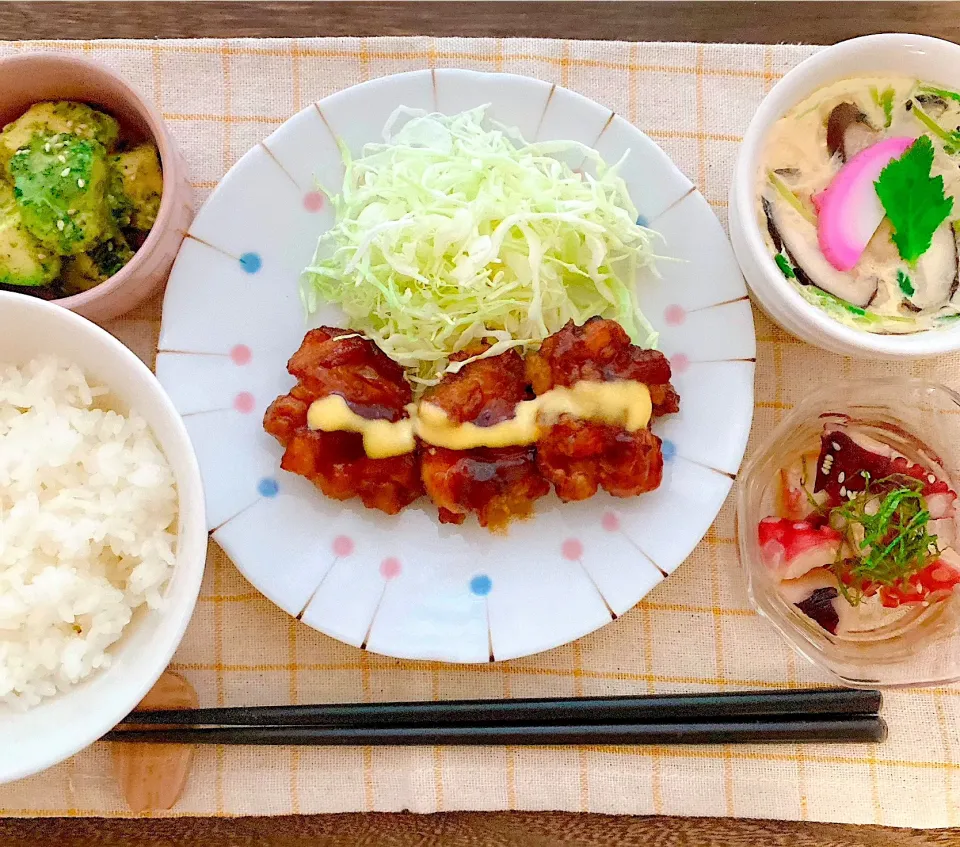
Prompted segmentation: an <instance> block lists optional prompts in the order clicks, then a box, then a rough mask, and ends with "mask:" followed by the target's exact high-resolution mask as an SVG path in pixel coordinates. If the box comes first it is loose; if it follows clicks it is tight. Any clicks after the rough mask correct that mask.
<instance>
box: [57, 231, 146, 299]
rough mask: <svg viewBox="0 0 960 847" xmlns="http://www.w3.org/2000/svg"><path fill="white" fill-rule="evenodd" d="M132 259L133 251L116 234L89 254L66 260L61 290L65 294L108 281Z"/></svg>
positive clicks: (118, 234) (121, 236)
mask: <svg viewBox="0 0 960 847" xmlns="http://www.w3.org/2000/svg"><path fill="white" fill-rule="evenodd" d="M132 258H133V250H132V249H131V247H130V245H129V244H128V243H127V240H126V239H125V238H124V237H123V235H122V234H120V233H116V234H114V235H113V236H111V237H110V238H108V239H107V240H106V241H104V242H103V243H102V244H98V245H97V246H96V247H94V248H93V249H92V250H91V251H90V252H89V253H81V254H80V255H79V256H73V257H71V258H70V259H67V261H66V263H65V264H64V270H63V290H64V292H65V293H66V294H79V293H80V292H81V291H88V290H89V289H91V288H93V287H95V286H97V285H99V284H100V283H101V282H105V281H106V280H108V279H110V277H112V276H113V275H114V274H115V273H117V272H118V271H119V270H120V269H121V268H123V266H124V265H126V264H127V262H129V261H130V260H131V259H132Z"/></svg>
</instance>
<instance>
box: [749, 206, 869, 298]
mask: <svg viewBox="0 0 960 847" xmlns="http://www.w3.org/2000/svg"><path fill="white" fill-rule="evenodd" d="M763 210H764V212H766V215H767V228H768V230H769V231H770V234H771V238H772V240H773V242H774V244H777V241H778V239H779V242H780V243H781V244H782V245H783V247H784V248H785V249H786V251H787V254H788V256H789V257H790V260H791V263H792V264H793V266H794V269H795V270H796V273H797V279H798V280H799V281H800V283H801V284H803V285H815V286H816V287H817V288H822V289H823V290H824V291H827V292H829V293H830V294H833V295H834V296H835V297H839V298H840V299H842V300H846V301H847V302H848V303H851V304H853V305H854V306H859V307H860V308H864V307H865V306H867V305H868V304H869V303H870V301H871V300H872V299H873V297H874V295H875V294H876V293H877V287H878V285H879V280H878V279H877V277H876V276H875V275H873V274H863V273H860V272H859V271H858V270H857V268H854V269H853V270H851V271H849V272H844V271H838V270H837V269H836V268H835V267H833V265H831V264H830V262H828V261H827V259H826V257H825V256H824V255H823V253H822V252H821V251H820V244H819V242H818V240H817V229H816V227H815V226H813V224H811V223H810V222H809V221H807V220H806V219H805V218H804V217H803V215H801V214H800V213H799V212H798V211H796V209H794V208H792V207H791V206H790V204H789V203H787V202H786V201H785V200H784V199H783V198H782V197H780V195H779V194H778V193H777V192H776V190H774V189H772V188H771V189H769V190H768V191H767V193H766V196H765V197H764V202H763ZM774 232H776V236H774V234H773V233H774Z"/></svg>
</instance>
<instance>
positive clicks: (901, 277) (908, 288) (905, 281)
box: [897, 270, 916, 297]
mask: <svg viewBox="0 0 960 847" xmlns="http://www.w3.org/2000/svg"><path fill="white" fill-rule="evenodd" d="M897 285H899V286H900V290H901V291H902V292H903V293H904V294H906V295H907V297H913V293H914V291H916V289H915V288H914V287H913V281H912V280H911V279H910V277H909V276H907V275H906V274H905V273H904V272H903V271H901V270H898V271H897Z"/></svg>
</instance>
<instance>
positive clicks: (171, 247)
mask: <svg viewBox="0 0 960 847" xmlns="http://www.w3.org/2000/svg"><path fill="white" fill-rule="evenodd" d="M45 100H77V101H80V102H82V103H88V104H89V105H91V106H94V107H95V108H98V109H101V110H103V111H105V112H107V113H109V114H110V115H112V116H113V117H114V118H116V119H117V121H119V123H120V129H121V137H122V138H125V139H126V140H129V141H133V142H137V141H145V140H147V139H153V141H154V143H155V144H156V145H157V149H158V150H159V151H160V164H161V166H162V167H163V197H162V199H161V201H160V212H159V214H158V216H157V222H156V223H155V224H154V226H153V229H152V230H151V231H150V235H149V236H147V240H146V241H145V242H144V244H143V246H142V247H141V248H140V249H139V250H138V251H137V253H136V255H135V256H134V257H133V258H132V259H131V260H130V262H129V263H128V264H127V265H126V267H124V268H123V270H121V271H120V272H119V273H118V274H115V275H114V276H112V277H111V278H110V279H108V280H107V281H106V282H102V283H100V285H98V286H96V287H95V288H91V289H90V290H89V291H84V292H83V293H82V294H75V295H73V296H72V297H63V298H60V299H59V300H55V301H54V302H55V303H57V304H58V305H60V306H64V307H66V308H67V309H72V310H73V311H74V312H78V313H79V314H81V315H83V316H84V317H86V318H90V319H91V320H95V321H106V320H109V319H110V318H115V317H117V316H118V315H122V314H123V313H124V312H128V311H130V309H132V308H133V307H134V306H136V305H137V304H138V303H139V302H140V301H141V300H144V299H146V298H147V297H149V296H150V295H151V294H153V293H154V292H156V291H157V290H159V289H160V288H161V287H162V286H163V284H164V283H165V282H166V280H167V276H168V275H169V273H170V268H171V267H172V266H173V260H174V258H176V255H177V251H178V250H179V249H180V242H181V241H183V234H184V233H185V232H186V230H187V228H188V227H189V226H190V222H191V220H192V219H193V192H192V189H191V188H190V183H189V182H188V180H187V166H186V162H185V161H184V159H183V156H182V155H181V154H180V151H179V150H177V147H176V144H174V141H173V136H171V135H170V132H169V130H168V129H167V127H166V126H165V125H164V123H163V120H162V119H161V117H160V114H159V113H158V112H157V110H156V109H155V108H154V107H153V106H152V105H151V104H150V103H148V102H147V101H146V100H145V99H144V98H143V97H142V96H141V95H140V94H139V93H137V92H136V91H135V90H134V89H133V88H131V87H130V86H129V85H128V84H127V83H126V82H124V80H122V79H121V78H120V77H119V76H117V75H116V74H115V73H114V72H113V71H111V70H108V69H107V68H105V67H103V66H102V65H99V64H97V63H95V62H89V61H87V60H85V59H77V58H75V57H73V56H62V55H59V54H56V53H27V54H24V55H20V56H12V57H10V58H7V59H0V125H4V124H7V123H9V122H10V121H12V120H15V119H16V118H18V117H20V115H22V114H23V113H24V112H25V111H26V110H27V109H28V108H29V107H30V106H32V105H33V104H34V103H40V102H43V101H45ZM25 296H28V295H25Z"/></svg>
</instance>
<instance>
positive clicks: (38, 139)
mask: <svg viewBox="0 0 960 847" xmlns="http://www.w3.org/2000/svg"><path fill="white" fill-rule="evenodd" d="M106 158H107V157H106V152H105V151H104V149H103V145H102V144H100V142H98V141H92V140H89V139H84V138H78V137H77V136H75V135H60V136H58V140H57V141H55V142H53V143H51V142H50V141H45V140H44V139H43V137H42V136H34V137H33V139H31V141H30V143H29V145H28V146H27V147H23V148H21V149H20V150H18V151H17V152H16V153H15V154H14V156H13V158H11V159H10V164H9V166H8V169H9V172H10V175H11V177H12V178H13V184H14V188H13V191H14V196H15V197H16V200H17V204H18V205H19V207H20V214H21V216H22V217H23V222H24V224H25V225H26V227H27V229H28V230H29V231H30V233H31V234H32V235H33V237H34V238H36V239H37V241H39V242H40V243H41V244H43V245H44V246H45V247H48V248H49V249H50V250H52V251H53V252H55V253H58V254H60V255H61V256H75V255H77V254H79V253H85V252H86V251H87V250H90V249H91V248H92V247H93V246H94V245H95V244H97V243H98V242H99V241H101V240H103V237H104V235H105V234H106V232H105V231H106V225H107V215H106V213H105V200H104V196H105V189H106V182H107V164H106Z"/></svg>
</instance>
